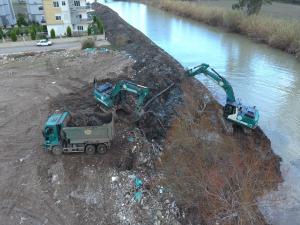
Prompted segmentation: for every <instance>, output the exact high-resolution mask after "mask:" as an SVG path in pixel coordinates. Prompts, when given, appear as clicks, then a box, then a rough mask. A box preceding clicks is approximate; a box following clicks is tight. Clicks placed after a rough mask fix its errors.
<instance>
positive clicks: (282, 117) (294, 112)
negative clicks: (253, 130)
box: [100, 1, 300, 225]
mask: <svg viewBox="0 0 300 225" xmlns="http://www.w3.org/2000/svg"><path fill="white" fill-rule="evenodd" d="M100 2H101V1H100ZM101 3H103V2H101ZM105 4H106V5H107V6H109V7H110V8H112V9H113V10H114V11H116V12H117V13H119V15H120V16H121V17H122V18H123V19H124V20H126V21H127V22H128V23H129V24H131V25H132V26H134V27H135V28H137V29H138V30H140V31H141V32H143V33H144V34H145V35H146V36H148V37H149V38H150V39H151V40H152V41H153V42H155V43H156V44H157V45H158V46H160V47H161V48H163V49H164V50H165V51H167V52H168V53H169V54H170V55H172V56H173V57H174V58H175V59H177V60H178V61H179V62H180V63H181V64H182V65H183V66H184V67H192V66H196V65H199V64H201V63H204V62H205V63H208V64H210V65H211V67H213V68H214V69H215V70H217V71H218V72H219V73H220V74H221V75H223V76H224V77H226V79H228V81H229V82H230V83H231V84H232V86H233V89H234V91H235V94H236V96H237V97H238V98H240V99H242V101H243V103H245V104H246V105H256V106H257V108H258V109H259V111H260V121H259V125H260V126H261V127H262V129H263V130H264V132H265V133H266V134H267V135H268V137H269V138H270V139H271V142H272V148H273V149H274V152H275V153H276V154H278V155H279V156H280V157H281V158H282V159H283V161H282V165H281V171H282V174H283V177H284V182H283V183H282V184H280V186H279V188H278V191H273V192H271V193H269V194H267V195H266V196H264V197H263V198H262V199H260V200H259V206H260V209H261V211H262V212H263V214H264V216H265V217H266V219H267V220H268V221H269V222H270V223H272V224H274V225H297V224H299V225H300V151H299V146H300V62H299V61H297V60H296V59H295V57H293V56H291V55H288V54H286V53H284V52H281V51H279V50H276V49H273V48H270V47H268V46H266V45H264V44H259V43H255V42H253V41H251V40H249V39H247V38H246V37H243V36H241V35H238V34H232V33H227V32H225V31H223V30H222V29H219V28H215V27H210V26H207V25H204V24H202V23H199V22H195V21H193V20H189V19H185V18H182V17H179V16H176V15H173V14H170V13H168V12H164V11H162V10H158V9H155V8H153V7H150V6H146V5H144V4H141V3H134V2H121V1H116V2H113V1H110V2H107V3H105ZM197 79H199V80H200V81H201V82H202V83H204V84H205V85H206V86H207V87H208V88H209V90H210V91H211V92H212V93H213V94H214V96H215V98H216V99H217V100H218V101H219V102H220V103H221V104H224V103H225V97H226V96H225V93H224V92H223V90H221V89H220V88H219V87H217V86H216V85H215V83H213V82H212V81H210V80H208V79H206V78H205V77H202V76H198V77H197Z"/></svg>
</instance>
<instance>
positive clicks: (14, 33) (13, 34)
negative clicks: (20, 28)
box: [10, 29, 18, 42]
mask: <svg viewBox="0 0 300 225" xmlns="http://www.w3.org/2000/svg"><path fill="white" fill-rule="evenodd" d="M10 38H11V40H12V41H14V42H16V41H17V39H18V38H17V32H16V30H15V29H13V30H12V31H11V32H10Z"/></svg>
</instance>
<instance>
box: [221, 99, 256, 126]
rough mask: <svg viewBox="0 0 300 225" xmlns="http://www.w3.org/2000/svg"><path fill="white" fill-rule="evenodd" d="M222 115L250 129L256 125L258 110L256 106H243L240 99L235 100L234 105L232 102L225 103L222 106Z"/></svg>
mask: <svg viewBox="0 0 300 225" xmlns="http://www.w3.org/2000/svg"><path fill="white" fill-rule="evenodd" d="M229 109H230V110H231V111H230V110H229ZM229 112H230V113H229ZM224 116H225V118H227V119H228V120H231V121H233V122H235V123H238V124H241V125H243V126H246V127H249V128H251V129H254V128H256V127H257V125H258V120H259V112H258V110H257V109H256V107H255V106H245V105H243V104H242V103H241V102H240V101H237V103H236V106H234V105H233V104H231V105H230V104H226V105H225V107H224Z"/></svg>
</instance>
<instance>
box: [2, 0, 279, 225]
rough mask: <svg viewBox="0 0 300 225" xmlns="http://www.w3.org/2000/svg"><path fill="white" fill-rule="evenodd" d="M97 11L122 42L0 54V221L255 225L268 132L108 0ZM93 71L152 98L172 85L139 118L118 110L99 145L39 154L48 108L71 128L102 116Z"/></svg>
mask: <svg viewBox="0 0 300 225" xmlns="http://www.w3.org/2000/svg"><path fill="white" fill-rule="evenodd" d="M96 12H97V14H98V15H99V16H100V17H101V18H102V19H103V21H104V24H105V27H106V32H107V38H108V40H109V41H110V42H111V43H112V45H113V46H114V47H116V48H118V49H119V50H121V52H120V51H112V50H111V51H109V52H105V53H104V52H100V51H97V52H96V53H87V52H84V51H71V52H69V51H61V52H56V53H55V52H53V53H47V54H46V53H44V54H39V55H33V56H26V57H19V58H6V59H2V60H1V62H0V77H1V79H0V86H1V88H0V96H1V97H0V143H1V146H0V155H1V157H0V167H1V170H0V197H1V203H0V208H1V209H0V221H1V224H25V225H26V224H51V225H52V224H53V225H54V224H55V225H57V224H60V225H61V224H62V225H79V224H80V225H81V224H124V225H125V224H126V225H127V224H147V225H148V224H149V225H152V224H157V225H159V224H174V225H176V224H263V223H264V221H263V218H262V216H261V214H260V213H259V211H258V210H257V207H256V204H255V199H256V197H257V196H259V195H261V194H263V192H264V191H265V190H269V189H271V188H273V187H275V186H276V184H277V183H278V182H279V181H280V172H279V158H278V157H276V156H275V155H274V153H273V152H272V149H271V147H270V141H269V140H268V138H267V137H266V136H265V135H264V134H263V132H262V131H261V130H260V129H257V130H255V131H253V132H251V133H250V134H245V133H244V131H243V129H241V128H239V127H233V126H232V124H231V123H228V122H227V121H225V120H224V119H223V117H222V110H221V106H219V105H218V104H217V103H216V101H215V100H214V99H213V98H212V96H211V95H210V93H209V92H208V91H207V89H206V88H205V87H204V86H203V85H202V84H201V83H199V82H197V81H196V80H194V79H187V78H185V77H184V75H183V73H184V70H183V68H182V67H181V66H180V65H179V64H178V63H177V62H176V61H175V60H174V59H172V58H171V57H170V56H169V55H168V54H166V53H165V52H164V51H163V50H161V49H160V48H158V47H157V46H156V45H155V44H154V43H152V42H151V41H150V40H149V39H148V38H146V37H145V36H144V35H143V34H141V33H140V32H138V31H137V30H135V29H134V28H132V27H131V26H129V25H128V24H127V23H126V22H124V21H123V20H122V19H121V18H120V17H119V16H118V15H116V14H115V13H114V12H113V11H111V10H110V9H108V8H107V7H104V6H101V5H96ZM94 78H97V79H99V80H102V81H105V80H108V79H109V80H111V81H114V82H115V81H116V80H118V79H129V80H134V81H135V82H136V83H139V84H142V85H145V86H148V87H149V88H150V90H151V94H150V97H149V98H151V97H152V96H154V95H155V94H157V93H159V92H160V91H162V90H163V89H165V88H166V87H168V86H169V85H170V84H172V83H174V84H175V85H174V87H173V88H172V89H170V90H169V91H167V92H166V93H164V94H163V95H161V96H160V97H159V98H157V99H155V101H153V102H152V103H151V104H150V105H149V106H148V107H147V109H148V110H149V111H150V112H149V113H147V114H145V116H144V117H143V118H142V120H141V121H139V122H138V123H128V122H126V121H124V120H122V119H121V118H119V119H116V129H115V130H116V136H115V139H114V141H113V143H112V147H111V149H110V150H109V151H108V152H107V153H106V154H105V155H98V154H97V155H93V156H88V155H85V154H65V155H62V156H53V155H52V154H48V153H46V152H44V151H43V150H42V143H43V138H42V134H41V130H42V128H43V124H44V122H45V120H46V119H47V117H48V115H49V114H51V113H53V112H54V111H56V110H60V111H63V110H67V111H70V112H71V114H72V115H73V116H74V118H76V119H75V120H73V121H72V122H73V125H74V126H78V125H82V124H84V125H95V124H99V123H101V122H100V121H101V119H102V114H100V111H99V107H98V106H97V103H96V101H95V100H94V98H93V96H92V82H93V80H94ZM191 90H193V92H191ZM225 178H226V179H225ZM244 178H246V179H244ZM267 178H269V179H267ZM246 212H247V213H246ZM249 215H250V217H251V218H255V219H256V220H255V221H254V220H251V221H250V220H248V218H249ZM240 219H243V222H240V221H241V220H240Z"/></svg>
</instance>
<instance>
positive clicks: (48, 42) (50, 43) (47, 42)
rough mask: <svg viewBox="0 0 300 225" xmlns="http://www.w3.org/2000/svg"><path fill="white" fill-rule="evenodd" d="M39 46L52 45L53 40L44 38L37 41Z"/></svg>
mask: <svg viewBox="0 0 300 225" xmlns="http://www.w3.org/2000/svg"><path fill="white" fill-rule="evenodd" d="M36 45H37V46H50V45H52V42H51V41H49V40H47V39H42V40H40V41H39V42H38V43H36Z"/></svg>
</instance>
